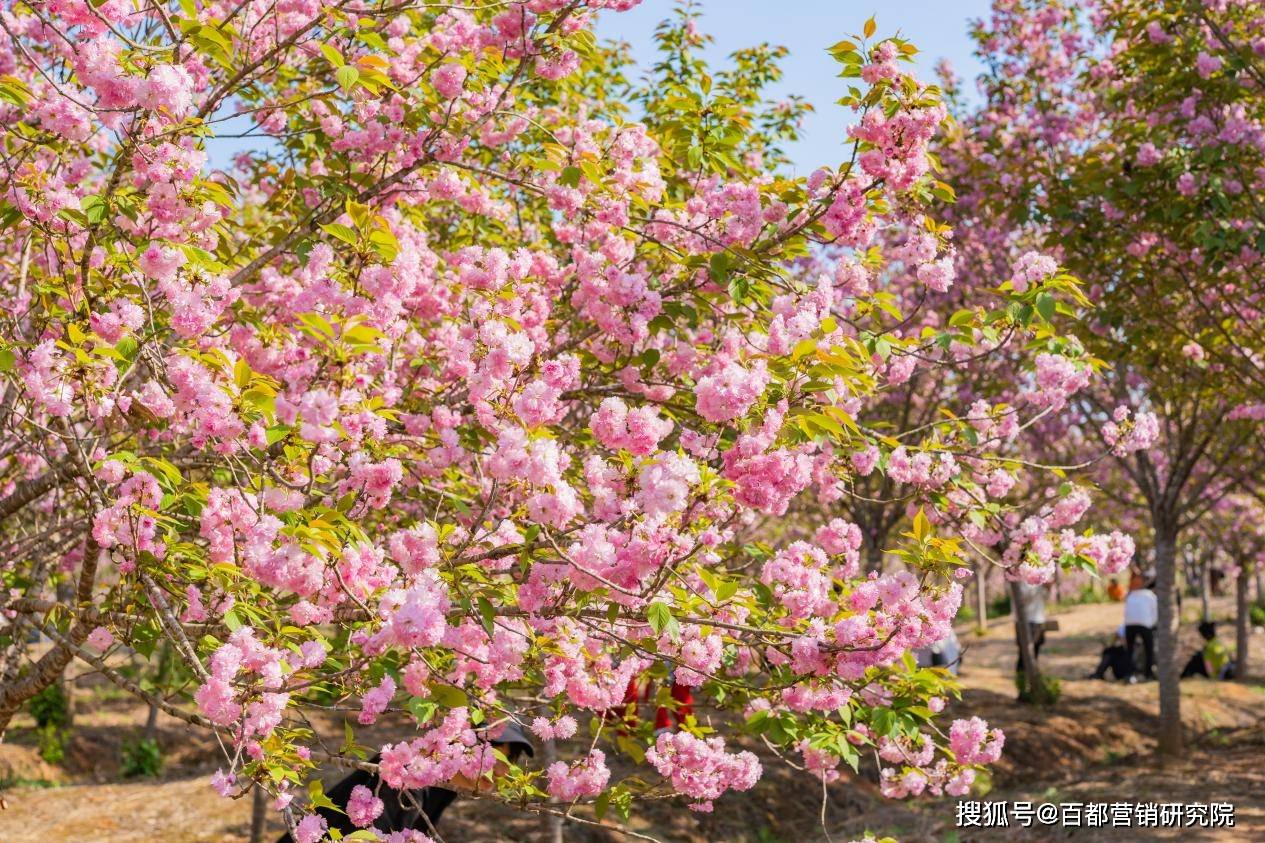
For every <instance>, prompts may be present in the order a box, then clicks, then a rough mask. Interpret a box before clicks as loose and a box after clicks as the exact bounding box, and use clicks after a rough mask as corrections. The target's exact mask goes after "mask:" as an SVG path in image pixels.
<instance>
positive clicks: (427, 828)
mask: <svg viewBox="0 0 1265 843" xmlns="http://www.w3.org/2000/svg"><path fill="white" fill-rule="evenodd" d="M489 743H491V745H492V746H493V747H494V748H496V749H499V750H501V751H502V752H503V753H505V757H506V758H508V759H509V760H510V761H511V762H514V761H517V760H518V758H520V757H521V756H522V755H523V754H526V755H528V756H534V755H535V754H536V750H535V747H533V746H532V743H531V741H530V740H528V739H527V735H526V733H524V732H523V730H522V728H521V727H519V725H518V724H517V723H514V722H512V721H511V722H510V723H508V724H507V725H506V726H505V728H504V730H503V731H502V732H501V733H500V734H499V735H498V736H497V737H496V738H495V739H494V740H491V741H489ZM381 757H382V756H381V755H380V754H379V755H375V756H373V758H371V759H369V763H371V764H377V763H378V762H379V761H380V760H381ZM360 785H363V786H365V787H367V788H369V790H371V791H373V793H374V794H375V795H377V797H378V798H379V799H381V800H382V802H383V808H382V813H381V814H380V815H379V816H378V818H377V819H376V820H374V821H373V828H376V829H378V830H379V831H382V832H386V833H387V834H390V833H391V832H393V831H408V830H409V829H415V830H417V831H420V832H422V833H423V834H430V833H432V832H433V831H434V829H435V827H436V826H437V825H439V818H440V817H441V816H442V815H443V813H444V811H445V810H447V808H448V806H449V805H451V804H452V803H453V802H454V801H455V800H456V799H457V796H458V792H457V791H455V790H450V789H449V788H446V787H438V786H433V787H423V788H419V789H417V790H404V791H401V790H396V789H395V788H393V787H391V786H390V785H388V784H387V783H386V782H384V781H382V779H381V778H380V777H379V776H378V774H377V773H371V772H369V771H368V770H360V769H357V770H353V771H352V772H351V773H350V774H349V775H347V776H345V777H344V778H343V779H342V780H340V781H339V782H338V783H337V784H335V785H334V786H333V787H331V788H329V789H328V790H326V791H325V795H326V796H327V797H328V798H329V800H330V801H331V802H333V803H334V804H335V805H337V806H338V810H336V811H335V810H333V809H330V808H317V810H316V813H318V814H320V815H321V816H322V817H324V818H325V822H327V823H328V824H329V828H331V829H335V828H336V829H338V830H339V831H341V832H342V833H343V835H344V836H345V835H348V834H351V833H352V832H354V831H356V830H357V828H356V826H355V825H354V824H353V823H352V821H351V819H350V818H349V817H348V816H347V803H348V802H349V801H350V800H351V792H352V791H353V790H355V789H356V787H357V786H360ZM277 843H294V840H293V838H292V837H291V836H290V833H289V832H286V833H285V834H283V835H282V836H281V838H280V839H279V840H278V841H277Z"/></svg>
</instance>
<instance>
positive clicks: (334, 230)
mask: <svg viewBox="0 0 1265 843" xmlns="http://www.w3.org/2000/svg"><path fill="white" fill-rule="evenodd" d="M321 230H322V231H324V232H325V233H326V234H329V235H331V236H333V237H337V238H338V239H339V240H342V241H343V242H344V243H349V244H351V245H352V246H354V245H356V240H357V237H356V232H355V231H354V230H353V229H352V228H350V227H349V226H345V225H343V224H342V223H340V222H331V223H329V224H328V225H323V226H321Z"/></svg>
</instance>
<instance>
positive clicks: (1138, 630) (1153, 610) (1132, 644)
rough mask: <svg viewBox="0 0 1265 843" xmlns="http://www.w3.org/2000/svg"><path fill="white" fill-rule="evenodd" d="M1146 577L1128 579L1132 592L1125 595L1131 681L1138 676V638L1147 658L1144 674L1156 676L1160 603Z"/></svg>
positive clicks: (1152, 677)
mask: <svg viewBox="0 0 1265 843" xmlns="http://www.w3.org/2000/svg"><path fill="white" fill-rule="evenodd" d="M1144 582H1145V580H1143V579H1142V575H1141V574H1136V573H1135V574H1134V575H1133V576H1132V577H1131V578H1130V579H1129V595H1128V596H1127V597H1125V599H1124V634H1125V646H1126V647H1127V648H1128V650H1129V656H1130V665H1134V666H1135V667H1134V669H1132V670H1131V671H1130V673H1131V675H1130V676H1129V681H1130V682H1135V681H1137V679H1138V676H1137V670H1136V654H1137V644H1138V641H1139V640H1141V642H1142V650H1143V657H1144V659H1145V662H1144V668H1143V669H1144V672H1143V674H1142V675H1143V676H1144V677H1145V678H1147V679H1154V678H1155V627H1156V625H1157V624H1158V623H1159V604H1158V602H1157V601H1156V599H1155V592H1154V591H1152V590H1151V589H1150V588H1147V587H1145V586H1144V585H1143V583H1144Z"/></svg>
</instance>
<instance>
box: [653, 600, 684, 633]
mask: <svg viewBox="0 0 1265 843" xmlns="http://www.w3.org/2000/svg"><path fill="white" fill-rule="evenodd" d="M646 622H647V623H649V624H650V628H651V629H653V630H654V631H655V634H656V635H658V634H661V633H663V632H664V631H666V632H667V633H668V636H669V637H670V638H672V639H674V640H675V639H676V638H677V636H679V635H680V634H681V625H680V624H679V623H677V621H676V618H674V617H672V610H671V609H669V608H668V605H667V604H666V603H663V602H661V601H659V600H656V601H655V602H653V603H651V604H650V605H649V606H648V607H646Z"/></svg>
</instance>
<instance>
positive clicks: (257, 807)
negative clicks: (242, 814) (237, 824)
mask: <svg viewBox="0 0 1265 843" xmlns="http://www.w3.org/2000/svg"><path fill="white" fill-rule="evenodd" d="M267 831H268V791H266V790H264V789H263V788H262V787H260V786H259V785H255V786H254V788H252V794H251V797H250V843H263V839H264V834H265V833H266V832H267Z"/></svg>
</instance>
